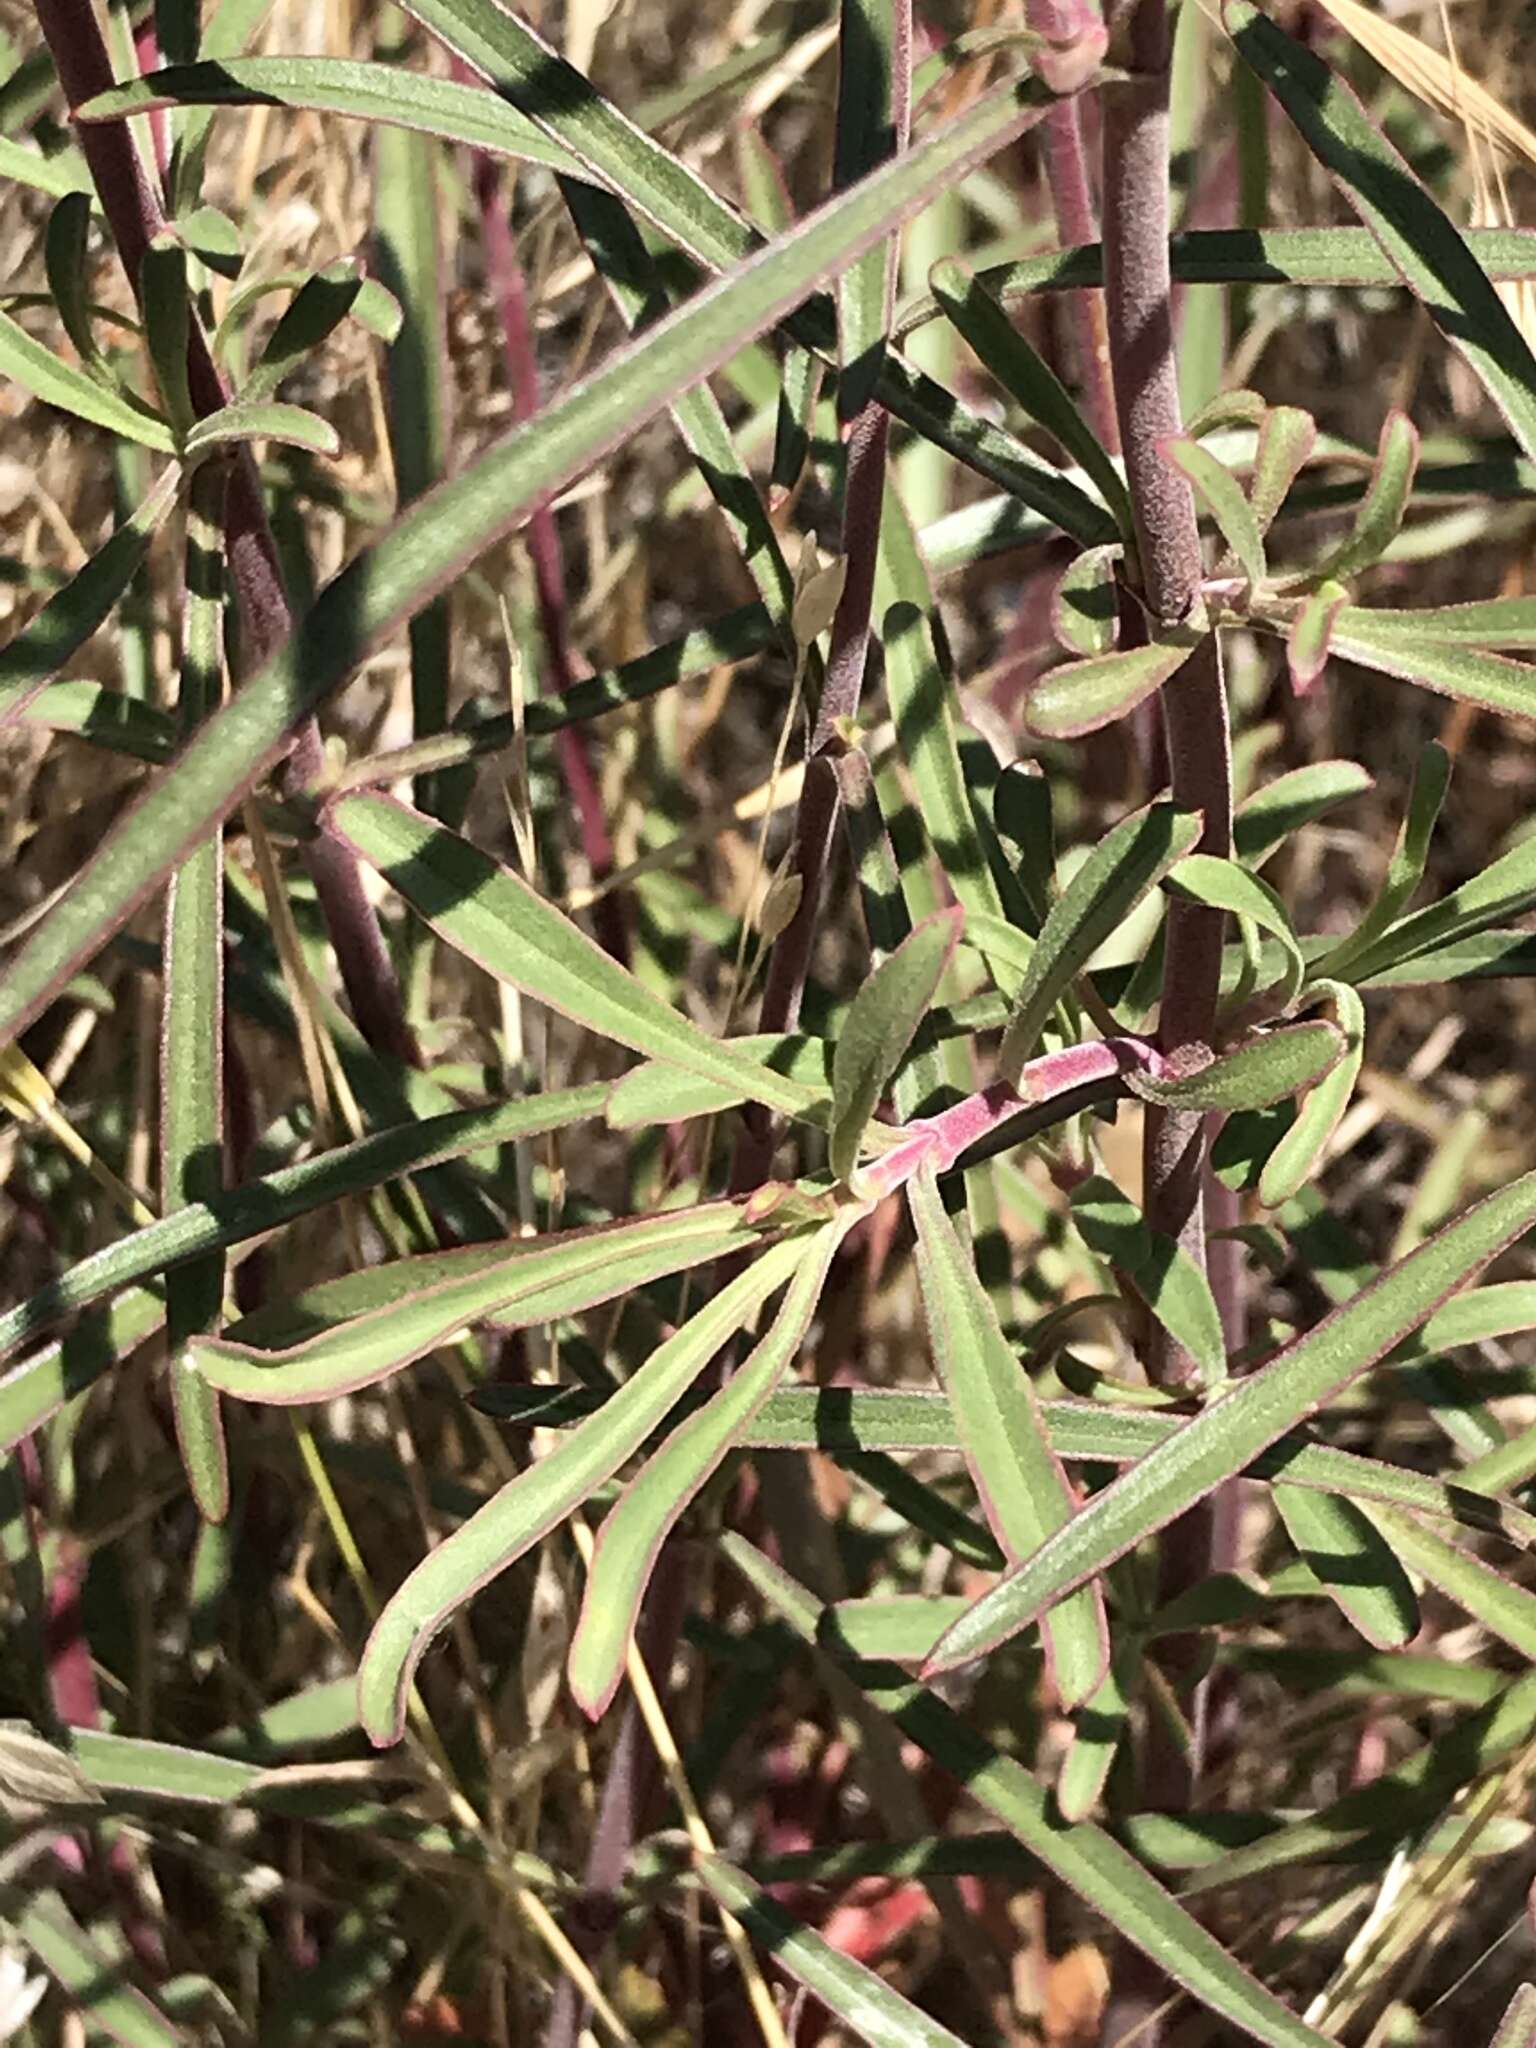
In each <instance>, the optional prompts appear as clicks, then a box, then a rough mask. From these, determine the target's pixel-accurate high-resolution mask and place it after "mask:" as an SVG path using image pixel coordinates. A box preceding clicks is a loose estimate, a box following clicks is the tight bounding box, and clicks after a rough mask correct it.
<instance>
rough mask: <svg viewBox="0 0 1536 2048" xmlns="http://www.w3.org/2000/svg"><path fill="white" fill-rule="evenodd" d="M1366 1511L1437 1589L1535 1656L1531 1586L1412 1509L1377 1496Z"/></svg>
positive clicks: (1535, 1616)
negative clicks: (1384, 1503) (1386, 1504)
mask: <svg viewBox="0 0 1536 2048" xmlns="http://www.w3.org/2000/svg"><path fill="white" fill-rule="evenodd" d="M1363 1512H1364V1513H1365V1514H1367V1515H1368V1516H1369V1517H1370V1519H1371V1521H1372V1522H1373V1523H1374V1524H1375V1525H1376V1528H1377V1529H1378V1530H1379V1531H1380V1532H1381V1535H1382V1537H1383V1538H1384V1539H1385V1541H1386V1543H1387V1545H1388V1546H1389V1548H1390V1549H1391V1550H1392V1552H1393V1553H1394V1555H1395V1556H1396V1557H1397V1558H1398V1559H1399V1560H1400V1561H1401V1563H1402V1564H1405V1565H1408V1566H1410V1567H1411V1568H1412V1569H1413V1570H1414V1571H1416V1572H1418V1573H1419V1574H1420V1575H1421V1577H1423V1578H1425V1579H1427V1580H1428V1581H1429V1583H1430V1584H1431V1585H1432V1586H1433V1587H1434V1588H1435V1590H1436V1592H1439V1593H1443V1594H1444V1595H1445V1596H1446V1598H1447V1599H1448V1600H1454V1601H1455V1602H1456V1604H1457V1606H1458V1607H1461V1608H1463V1609H1464V1610H1465V1611H1466V1612H1467V1613H1468V1614H1470V1615H1471V1617H1472V1619H1473V1620H1474V1621H1477V1622H1481V1624H1482V1625H1483V1627H1484V1628H1485V1629H1487V1630H1488V1632H1489V1633H1490V1635H1494V1636H1497V1637H1498V1638H1499V1640H1500V1641H1501V1642H1506V1643H1508V1644H1509V1646H1510V1648H1511V1649H1514V1650H1518V1651H1519V1653H1520V1655H1521V1656H1522V1657H1527V1658H1531V1657H1536V1593H1530V1592H1527V1590H1526V1589H1525V1587H1524V1586H1520V1585H1517V1584H1516V1583H1515V1581H1514V1580H1513V1579H1508V1578H1506V1577H1505V1576H1504V1574H1503V1573H1502V1572H1498V1571H1495V1570H1494V1568H1493V1566H1492V1565H1488V1564H1484V1562H1483V1560H1482V1559H1481V1558H1480V1557H1473V1556H1472V1555H1471V1554H1470V1552H1468V1551H1465V1550H1459V1549H1458V1548H1457V1547H1456V1545H1455V1544H1454V1543H1448V1542H1447V1541H1446V1539H1445V1538H1444V1537H1443V1536H1440V1535H1437V1534H1436V1533H1435V1531H1434V1530H1432V1529H1426V1528H1424V1527H1423V1526H1422V1524H1421V1523H1419V1522H1416V1521H1415V1520H1414V1519H1413V1517H1412V1516H1411V1515H1405V1514H1402V1513H1400V1512H1399V1511H1398V1510H1397V1509H1395V1508H1388V1507H1382V1506H1381V1505H1380V1504H1379V1503H1376V1502H1372V1503H1370V1504H1369V1505H1368V1506H1367V1507H1366V1508H1365V1509H1364V1510H1363Z"/></svg>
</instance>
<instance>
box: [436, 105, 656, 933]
mask: <svg viewBox="0 0 1536 2048" xmlns="http://www.w3.org/2000/svg"><path fill="white" fill-rule="evenodd" d="M455 68H456V69H457V70H458V71H459V72H460V73H461V74H462V75H463V76H464V77H465V78H466V79H467V80H468V81H469V82H471V83H474V84H478V83H479V82H480V81H479V80H478V78H476V76H475V74H474V73H473V72H471V71H469V70H468V68H467V67H466V66H464V65H458V66H456V67H455ZM475 198H476V200H477V201H478V203H479V207H480V231H481V234H482V236H483V238H484V243H485V268H486V275H487V277H488V278H489V279H490V281H491V288H492V290H493V291H494V293H495V296H496V304H497V308H498V310H499V312H500V314H501V340H502V355H503V357H504V359H505V362H506V366H507V382H508V385H509V386H510V388H511V393H512V416H513V418H514V419H517V420H529V419H532V418H533V417H534V415H535V414H536V413H537V412H538V410H539V405H540V402H541V401H540V393H539V365H538V357H537V354H536V352H535V349H534V341H533V322H532V320H531V319H530V318H529V313H528V286H527V280H526V279H525V277H524V275H523V266H522V264H521V263H520V262H519V260H518V255H517V246H516V244H515V242H514V241H513V239H512V230H511V227H510V225H509V223H508V219H507V207H506V200H505V195H504V193H503V191H502V179H501V169H500V166H499V165H498V164H497V162H496V160H495V158H494V157H490V156H486V155H484V154H481V153H480V152H477V153H476V156H475ZM526 540H527V546H528V556H529V560H530V561H531V563H532V565H533V584H534V593H535V602H536V603H537V605H538V612H539V633H540V636H541V638H542V639H543V642H544V653H545V658H546V660H547V662H548V664H549V676H548V682H549V687H550V693H551V694H552V695H554V696H557V697H563V696H564V695H565V693H566V692H567V691H568V690H569V689H570V688H571V686H572V684H573V683H577V682H580V681H581V680H582V679H583V678H584V677H586V676H588V675H590V674H591V670H590V669H589V668H588V666H587V664H586V663H585V662H584V661H583V660H582V659H581V657H580V656H579V655H578V654H577V653H576V651H575V650H574V648H573V647H572V646H571V635H570V609H569V605H568V602H567V598H566V588H565V564H564V559H563V557H562V554H561V550H560V534H559V530H558V528H557V527H556V524H555V513H554V507H553V506H552V505H550V504H548V503H547V502H546V503H544V504H541V505H539V506H537V507H536V508H535V510H534V511H533V513H532V515H531V516H530V518H529V521H528V525H527V529H526ZM555 756H556V759H557V760H558V762H559V764H560V773H561V776H562V778H563V780H564V782H565V787H566V793H567V794H568V795H569V797H570V799H571V807H572V809H573V810H574V811H575V814H576V820H577V825H578V828H579V830H580V833H581V846H582V852H583V853H584V854H585V856H586V861H587V866H588V868H589V869H590V870H591V874H592V879H593V881H594V882H601V881H603V880H605V879H606V877H607V876H609V875H611V874H612V873H613V869H614V853H613V840H612V837H611V835H610V833H609V831H608V821H607V819H606V818H605V817H604V815H603V799H602V792H601V790H600V789H599V788H598V783H597V777H596V775H595V773H594V772H593V768H592V757H591V755H590V753H589V751H588V745H587V735H586V732H585V731H584V729H583V728H582V727H581V726H576V725H569V726H565V727H563V728H562V729H561V730H560V731H559V732H558V733H556V735H555ZM598 921H599V923H600V925H602V926H603V927H604V929H603V940H604V943H605V944H606V945H607V947H608V950H609V951H610V952H611V953H614V954H615V955H616V956H617V957H619V958H620V959H623V958H626V957H627V954H628V950H629V949H628V939H627V935H626V933H625V931H624V924H623V918H622V914H621V911H620V908H619V903H618V899H617V898H615V897H604V898H603V899H601V903H600V907H599V919H598Z"/></svg>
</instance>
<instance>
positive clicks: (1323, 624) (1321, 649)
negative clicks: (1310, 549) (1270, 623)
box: [1285, 581, 1349, 697]
mask: <svg viewBox="0 0 1536 2048" xmlns="http://www.w3.org/2000/svg"><path fill="white" fill-rule="evenodd" d="M1348 599H1349V592H1348V591H1347V590H1346V589H1345V588H1344V586H1343V584H1342V583H1334V582H1332V581H1327V582H1323V583H1320V584H1319V585H1318V587H1317V588H1316V590H1314V591H1313V592H1312V593H1311V594H1310V595H1309V596H1307V597H1304V598H1303V599H1302V601H1301V603H1300V604H1299V605H1298V606H1297V608H1296V616H1295V618H1294V619H1293V620H1292V621H1291V630H1290V632H1289V633H1287V635H1286V638H1285V661H1286V666H1287V668H1289V670H1290V672H1291V686H1292V688H1293V689H1294V690H1295V692H1296V694H1297V696H1298V697H1305V696H1306V694H1307V692H1308V691H1309V690H1310V689H1311V688H1312V686H1313V684H1314V683H1315V682H1316V681H1317V679H1318V677H1319V676H1320V675H1321V674H1322V672H1323V670H1324V669H1325V668H1326V667H1327V666H1328V657H1329V655H1330V654H1331V653H1332V652H1333V628H1334V624H1335V621H1336V620H1337V619H1338V616H1339V613H1340V612H1341V611H1342V610H1343V609H1344V607H1345V605H1346V603H1347V602H1348Z"/></svg>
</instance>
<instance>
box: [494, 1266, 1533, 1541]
mask: <svg viewBox="0 0 1536 2048" xmlns="http://www.w3.org/2000/svg"><path fill="white" fill-rule="evenodd" d="M1494 1291H1495V1292H1497V1291H1498V1290H1494ZM1522 1327H1524V1325H1522ZM472 1399H473V1405H474V1406H475V1407H477V1408H479V1409H480V1410H481V1411H482V1412H483V1413H484V1414H487V1415H494V1416H497V1417H501V1418H504V1419H506V1420H507V1421H508V1422H509V1423H510V1424H511V1425H512V1426H514V1427H519V1428H524V1429H533V1428H549V1429H556V1428H563V1427H569V1426H571V1425H572V1424H573V1423H574V1422H576V1421H578V1420H581V1419H582V1418H584V1417H585V1416H587V1415H589V1414H591V1413H592V1412H593V1410H594V1409H595V1408H597V1407H599V1406H600V1405H601V1402H602V1399H603V1397H602V1396H601V1395H598V1394H594V1393H591V1392H589V1391H587V1390H585V1389H573V1388H539V1389H533V1388H528V1387H481V1388H479V1389H478V1390H477V1391H476V1393H475V1394H474V1396H473V1397H472ZM1040 1412H1041V1414H1042V1416H1043V1417H1044V1420H1045V1426H1046V1429H1047V1431H1048V1433H1049V1436H1050V1440H1051V1444H1052V1447H1053V1448H1054V1449H1055V1451H1056V1454H1057V1456H1058V1457H1061V1458H1068V1459H1071V1460H1072V1461H1073V1462H1074V1463H1076V1462H1078V1461H1087V1462H1089V1463H1102V1464H1117V1465H1129V1464H1134V1463H1135V1461H1136V1460H1137V1459H1138V1458H1143V1457H1145V1456H1146V1454H1147V1452H1148V1451H1151V1450H1155V1449H1156V1448H1157V1446H1158V1445H1159V1444H1161V1443H1166V1442H1167V1440H1168V1438H1169V1437H1171V1436H1172V1435H1173V1433H1174V1431H1175V1430H1176V1429H1177V1428H1178V1427H1179V1422H1178V1419H1177V1418H1176V1417H1173V1416H1167V1415H1155V1414H1152V1413H1150V1412H1148V1411H1146V1410H1139V1409H1138V1410H1134V1411H1133V1410H1128V1409H1116V1408H1110V1407H1108V1406H1105V1405H1101V1404H1099V1403H1096V1402H1087V1401H1042V1402H1041V1404H1040ZM742 1442H743V1443H744V1444H749V1445H751V1446H753V1447H754V1448H756V1449H759V1450H800V1451H811V1450H824V1451H825V1452H826V1453H827V1455H828V1456H829V1457H831V1458H841V1457H843V1456H844V1455H851V1456H858V1455H860V1454H862V1453H863V1452H866V1451H874V1452H889V1451H958V1450H959V1449H960V1448H961V1445H960V1439H959V1433H958V1431H957V1430H956V1428H955V1422H954V1416H953V1414H952V1412H951V1410H950V1407H949V1403H948V1401H947V1400H946V1399H945V1398H944V1397H943V1396H942V1395H939V1394H916V1393H912V1394H894V1393H876V1392H874V1391H872V1390H863V1389H861V1390H859V1391H857V1392H856V1391H854V1390H852V1389H850V1388H847V1387H825V1388H822V1389H820V1390H816V1389H812V1388H800V1387H791V1388H783V1389H781V1390H780V1391H779V1392H778V1393H776V1394H774V1395H772V1396H770V1398H769V1400H768V1401H767V1403H766V1404H765V1405H764V1407H763V1408H762V1409H760V1410H759V1412H758V1413H757V1415H755V1416H754V1417H753V1419H752V1421H751V1422H750V1423H749V1424H748V1425H747V1428H746V1431H745V1434H744V1435H743V1437H742ZM1248 1469H1249V1472H1250V1474H1251V1475H1252V1476H1253V1477H1255V1478H1259V1479H1279V1478H1282V1477H1283V1478H1284V1479H1286V1480H1287V1481H1289V1482H1290V1483H1291V1484H1293V1485H1297V1486H1310V1487H1314V1488H1316V1489H1317V1490H1319V1491H1321V1492H1324V1493H1339V1494H1343V1495H1345V1496H1346V1497H1347V1498H1351V1499H1358V1500H1382V1501H1386V1502H1387V1503H1388V1504H1389V1505H1393V1504H1396V1505H1398V1506H1402V1507H1408V1508H1412V1509H1413V1510H1414V1511H1415V1512H1416V1513H1419V1514H1427V1515H1437V1516H1440V1517H1441V1518H1443V1519H1445V1520H1449V1521H1456V1522H1460V1523H1463V1524H1464V1525H1465V1526H1466V1527H1468V1528H1473V1529H1481V1530H1484V1531H1487V1532H1489V1533H1493V1534H1498V1535H1502V1536H1505V1537H1507V1538H1508V1540H1509V1541H1510V1542H1512V1543H1518V1544H1521V1545H1529V1544H1533V1543H1536V1516H1533V1515H1529V1514H1527V1513H1526V1512H1525V1511H1524V1509H1522V1508H1518V1507H1515V1506H1513V1505H1512V1504H1510V1503H1509V1502H1507V1501H1503V1500H1497V1499H1494V1498H1491V1497H1490V1495H1489V1494H1488V1493H1487V1492H1486V1491H1485V1490H1483V1489H1480V1488H1478V1487H1476V1486H1471V1485H1460V1484H1454V1485H1447V1484H1445V1483H1444V1482H1443V1481H1441V1480H1438V1479H1432V1478H1429V1477H1428V1476H1427V1475H1425V1474H1424V1473H1421V1472H1411V1471H1407V1470H1405V1469H1403V1468H1402V1467H1400V1466H1396V1465H1388V1464H1384V1463H1383V1462H1382V1461H1381V1460H1379V1459H1376V1458H1364V1457H1360V1456H1359V1455H1357V1454H1356V1453H1355V1452H1353V1451H1338V1450H1335V1449H1334V1448H1333V1447H1332V1446H1331V1445H1329V1444H1319V1443H1309V1442H1308V1441H1307V1440H1306V1439H1305V1438H1304V1437H1300V1436H1295V1435H1288V1436H1285V1437H1283V1438H1281V1440H1280V1441H1279V1442H1278V1443H1276V1444H1274V1445H1272V1446H1271V1447H1270V1449H1269V1450H1267V1451H1263V1452H1261V1453H1260V1454H1259V1456H1258V1457H1257V1458H1255V1459H1254V1461H1253V1464H1252V1465H1251V1466H1250V1467H1249V1468H1248ZM1465 1477H1466V1474H1464V1473H1461V1474H1458V1475H1457V1478H1458V1480H1461V1479H1464V1478H1465Z"/></svg>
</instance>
